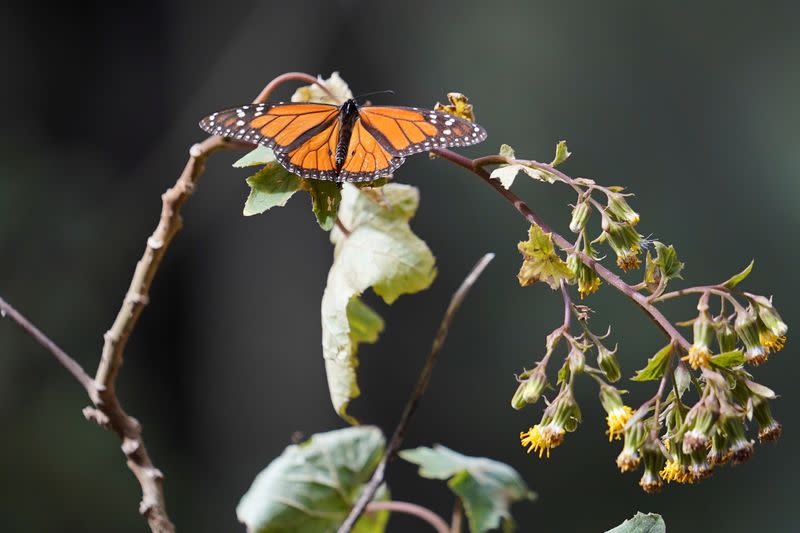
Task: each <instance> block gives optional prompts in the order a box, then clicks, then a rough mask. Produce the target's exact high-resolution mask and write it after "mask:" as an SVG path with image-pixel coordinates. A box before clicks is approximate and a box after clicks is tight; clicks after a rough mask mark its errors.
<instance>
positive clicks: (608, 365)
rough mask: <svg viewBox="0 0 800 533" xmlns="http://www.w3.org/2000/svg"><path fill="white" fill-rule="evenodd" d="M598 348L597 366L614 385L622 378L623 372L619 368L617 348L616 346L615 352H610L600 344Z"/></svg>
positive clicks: (597, 344)
mask: <svg viewBox="0 0 800 533" xmlns="http://www.w3.org/2000/svg"><path fill="white" fill-rule="evenodd" d="M596 346H597V365H598V366H599V367H600V369H601V370H602V371H603V372H604V373H605V375H606V378H607V379H608V381H610V382H611V383H614V382H616V381H618V380H619V378H620V377H622V370H621V369H620V367H619V361H618V360H617V347H616V346H614V349H613V350H609V349H608V348H606V347H605V346H603V345H602V344H600V343H599V342H598V343H596Z"/></svg>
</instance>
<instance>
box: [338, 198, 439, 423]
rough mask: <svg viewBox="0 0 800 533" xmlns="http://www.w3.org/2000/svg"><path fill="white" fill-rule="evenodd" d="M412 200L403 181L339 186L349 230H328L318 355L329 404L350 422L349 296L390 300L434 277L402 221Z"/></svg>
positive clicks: (354, 342)
mask: <svg viewBox="0 0 800 533" xmlns="http://www.w3.org/2000/svg"><path fill="white" fill-rule="evenodd" d="M418 204H419V191H418V190H417V189H416V188H414V187H411V186H409V185H401V184H398V183H390V184H388V185H386V186H384V187H383V188H381V189H358V188H356V187H354V186H352V185H350V184H345V186H344V188H343V189H342V202H341V205H340V206H339V218H340V219H341V220H342V224H343V225H344V226H345V227H346V228H347V229H348V230H349V231H350V234H349V235H345V234H344V233H343V232H342V231H341V230H340V229H339V228H338V227H334V229H333V230H332V231H331V241H332V242H333V243H334V245H335V248H334V260H333V265H331V269H330V272H329V273H328V284H327V286H326V287H325V292H324V294H323V295H322V353H323V357H324V358H325V369H326V372H327V376H328V388H329V390H330V395H331V402H332V403H333V407H334V408H335V409H336V412H337V413H338V414H339V415H340V416H341V417H342V418H344V419H345V420H348V421H349V422H351V423H354V422H355V420H354V419H353V418H352V417H350V416H349V415H348V414H347V406H348V404H349V402H350V400H352V399H353V398H356V397H358V395H359V394H360V391H359V389H358V384H357V382H356V367H357V366H358V342H359V341H360V338H358V335H357V336H356V338H354V336H353V335H352V334H351V331H352V330H353V328H354V326H353V325H352V324H351V321H350V318H351V316H352V315H353V312H352V310H351V312H350V313H349V314H348V312H347V311H348V307H349V306H350V305H351V303H350V302H351V300H352V298H353V297H354V296H358V295H360V294H361V293H362V292H364V291H365V290H366V289H367V288H369V287H372V288H373V290H374V291H375V292H376V293H377V294H378V295H379V296H381V297H382V298H383V299H384V301H385V302H386V303H388V304H391V303H392V302H394V301H395V300H396V299H397V298H398V297H399V296H401V295H403V294H411V293H414V292H418V291H421V290H423V289H427V288H428V287H429V286H430V284H431V283H432V282H433V280H434V278H435V277H436V268H435V259H434V257H433V254H432V253H431V251H430V249H428V246H427V245H426V244H425V242H424V241H422V240H421V239H420V238H419V237H417V236H416V235H414V233H413V232H412V231H411V228H410V227H409V225H408V222H409V220H410V219H411V217H412V216H414V213H415V212H416V209H417V205H418ZM372 322H373V323H374V322H375V321H374V320H373V321H372ZM374 336H377V333H376V334H375V335H374Z"/></svg>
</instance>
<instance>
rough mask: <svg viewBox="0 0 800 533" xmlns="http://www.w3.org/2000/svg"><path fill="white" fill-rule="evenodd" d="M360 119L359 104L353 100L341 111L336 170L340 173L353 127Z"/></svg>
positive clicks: (344, 104) (345, 104)
mask: <svg viewBox="0 0 800 533" xmlns="http://www.w3.org/2000/svg"><path fill="white" fill-rule="evenodd" d="M358 117H359V114H358V104H357V103H356V101H355V100H353V99H352V98H351V99H350V100H347V101H346V102H345V103H343V104H342V107H341V108H340V109H339V124H340V126H339V141H338V142H337V143H336V170H337V171H339V170H341V169H342V166H343V165H344V161H345V158H346V157H347V147H348V146H349V145H350V137H351V136H352V134H353V126H354V125H355V123H356V119H357V118H358Z"/></svg>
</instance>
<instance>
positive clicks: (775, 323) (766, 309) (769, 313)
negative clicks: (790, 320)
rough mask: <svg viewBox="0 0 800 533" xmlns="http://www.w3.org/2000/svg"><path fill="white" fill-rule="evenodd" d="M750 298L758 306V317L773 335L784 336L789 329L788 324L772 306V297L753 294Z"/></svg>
mask: <svg viewBox="0 0 800 533" xmlns="http://www.w3.org/2000/svg"><path fill="white" fill-rule="evenodd" d="M752 300H753V301H754V302H755V303H756V307H757V308H758V318H760V319H761V321H762V322H763V323H764V325H765V326H766V327H767V329H769V330H770V331H771V332H772V334H773V335H775V336H776V337H785V336H786V333H787V332H788V331H789V326H787V325H786V322H784V321H783V319H782V318H781V315H779V314H778V311H777V310H776V309H775V308H774V307H773V306H772V299H767V298H764V297H763V296H753V297H752Z"/></svg>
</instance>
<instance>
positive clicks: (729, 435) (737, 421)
mask: <svg viewBox="0 0 800 533" xmlns="http://www.w3.org/2000/svg"><path fill="white" fill-rule="evenodd" d="M720 426H721V427H722V430H723V431H724V432H725V437H726V439H727V441H728V452H729V453H730V454H731V458H732V459H733V462H734V463H736V464H738V463H744V462H746V461H747V460H748V459H750V457H752V456H753V443H752V442H751V441H749V440H747V437H746V436H745V430H744V421H743V420H742V418H741V417H740V416H738V415H736V414H732V413H726V414H724V415H722V416H721V418H720Z"/></svg>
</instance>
